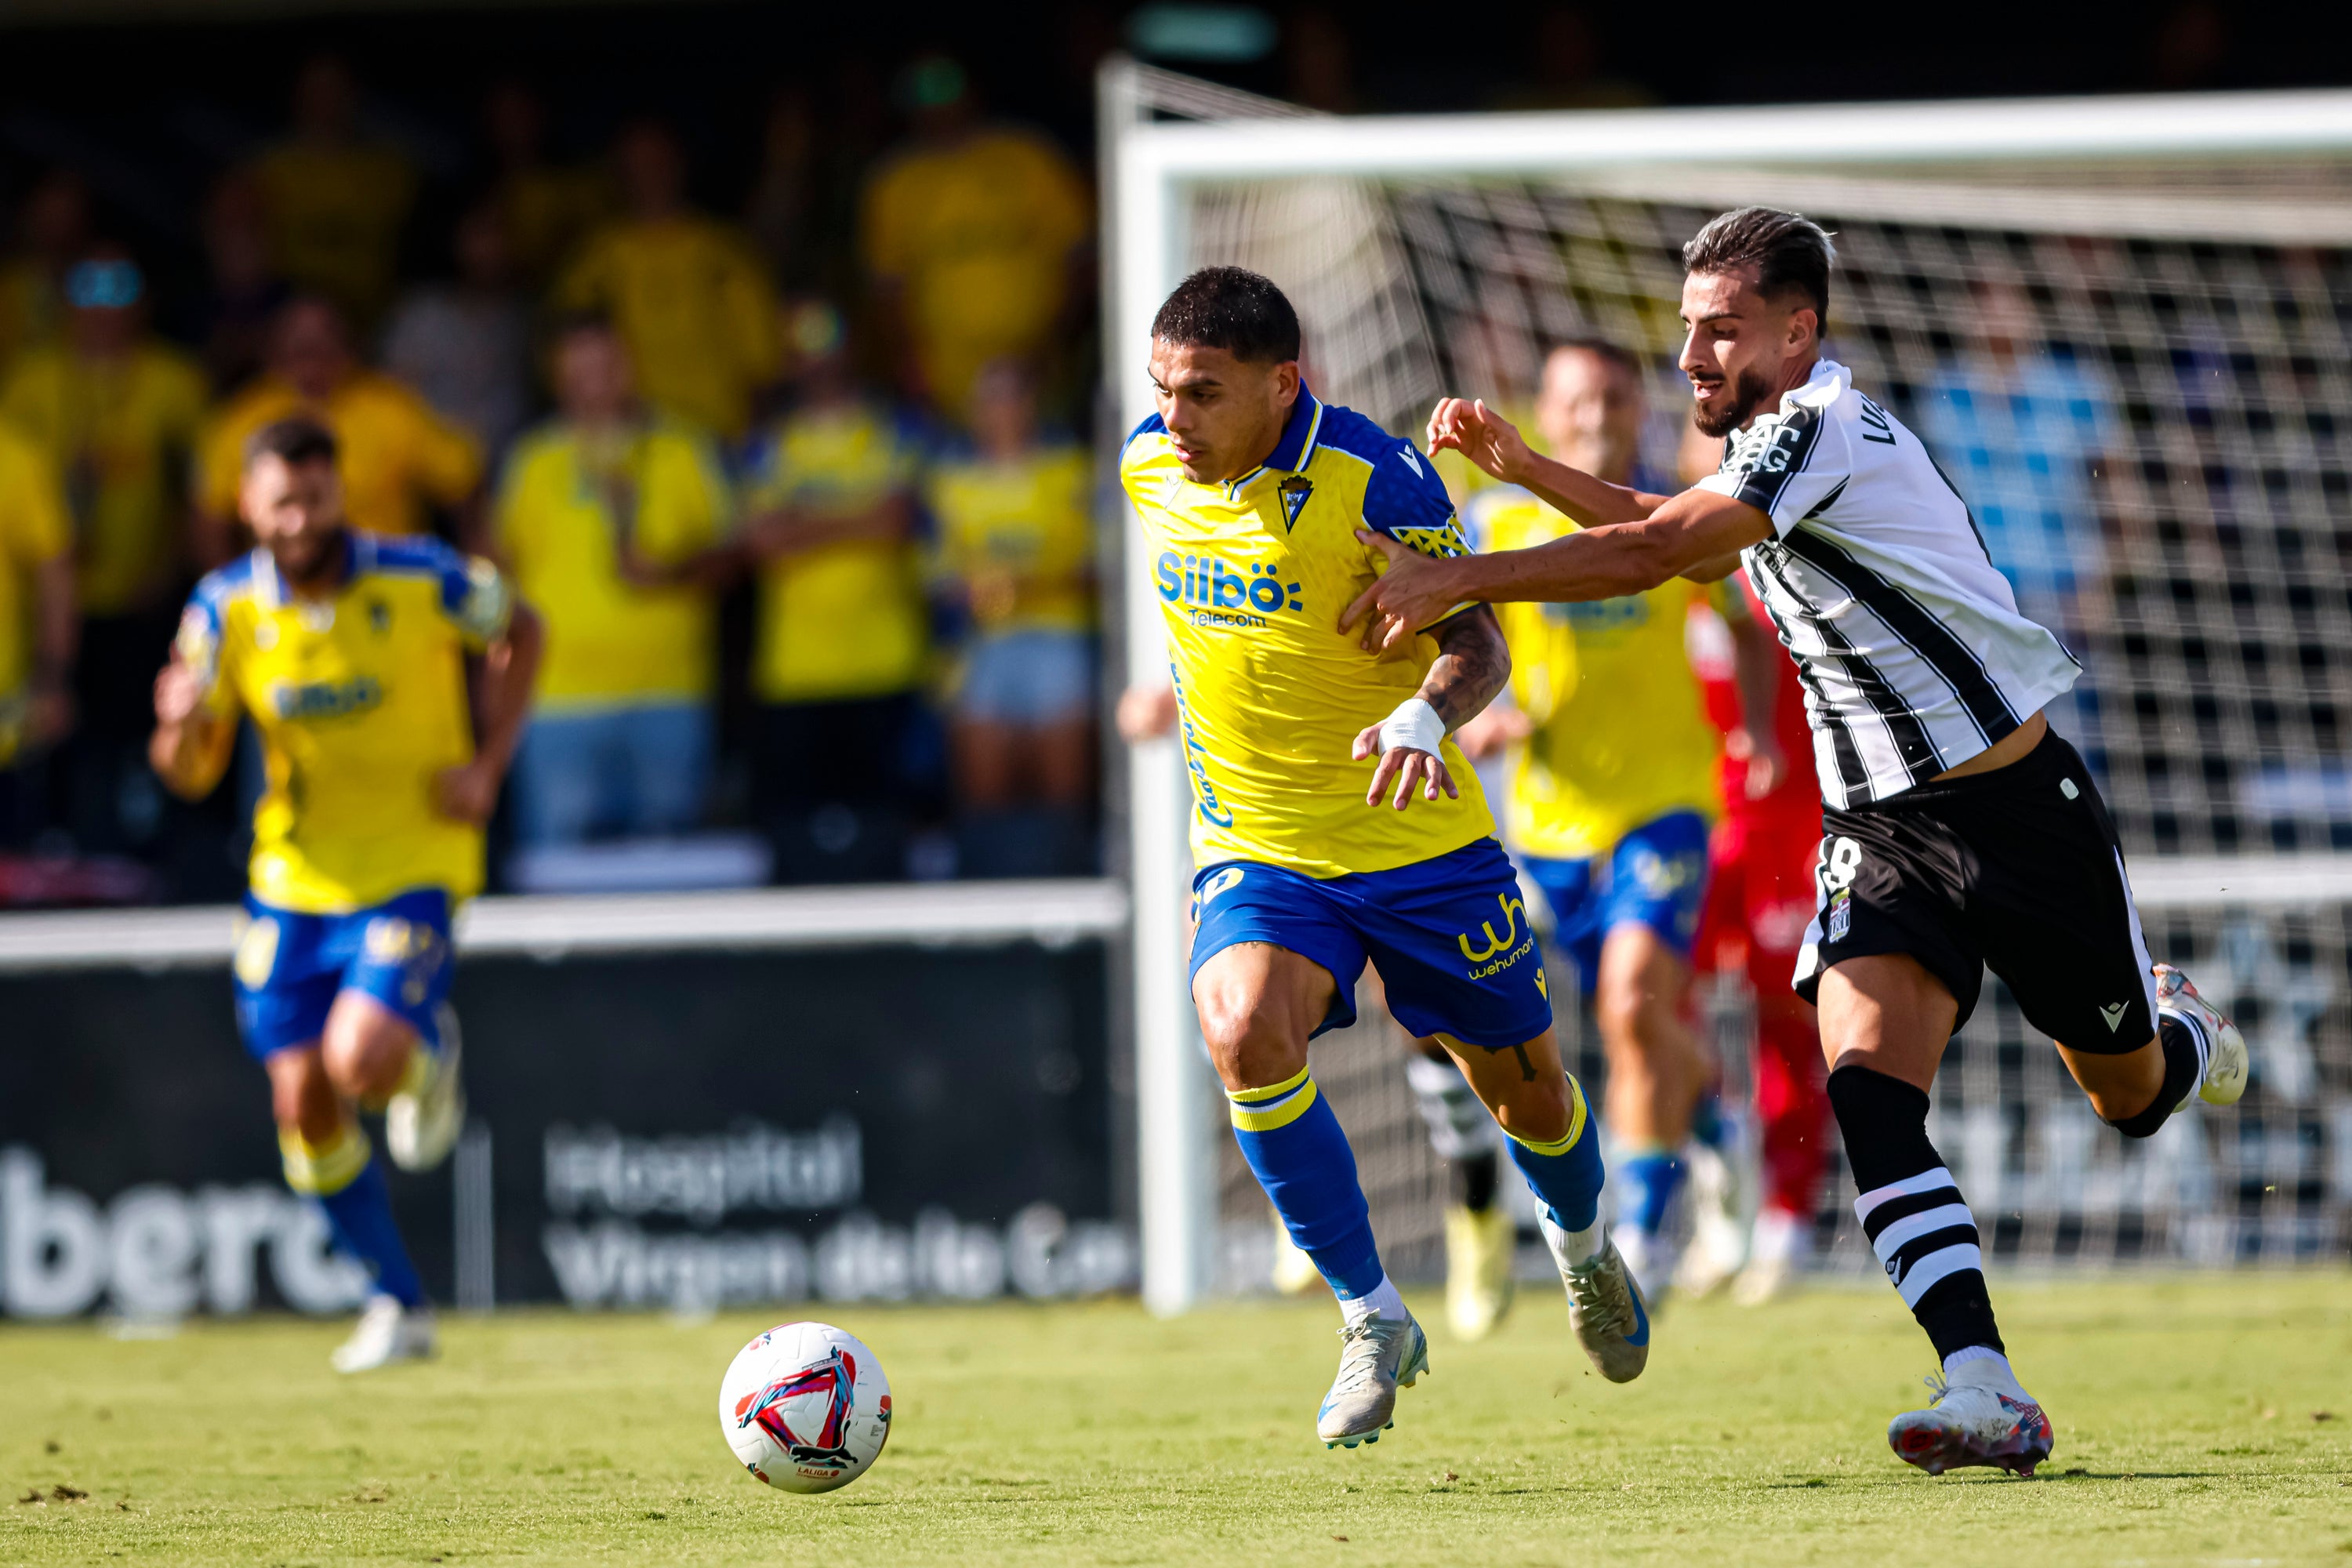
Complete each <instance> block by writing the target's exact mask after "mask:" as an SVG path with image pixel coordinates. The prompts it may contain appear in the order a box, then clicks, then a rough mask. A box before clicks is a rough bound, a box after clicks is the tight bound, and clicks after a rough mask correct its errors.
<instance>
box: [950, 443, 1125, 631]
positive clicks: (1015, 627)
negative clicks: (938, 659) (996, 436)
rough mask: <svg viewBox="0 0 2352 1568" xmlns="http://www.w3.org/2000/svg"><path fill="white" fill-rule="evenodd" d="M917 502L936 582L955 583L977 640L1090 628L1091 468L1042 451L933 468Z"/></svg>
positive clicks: (1079, 452) (1079, 454)
mask: <svg viewBox="0 0 2352 1568" xmlns="http://www.w3.org/2000/svg"><path fill="white" fill-rule="evenodd" d="M923 502H924V507H925V510H928V511H929V513H930V516H931V525H932V527H933V528H934V529H935V530H936V531H937V534H936V542H935V546H934V560H935V563H936V567H937V571H938V573H939V574H940V575H941V576H943V577H947V578H951V579H953V580H954V581H955V582H957V583H959V584H961V585H962V587H963V590H964V595H965V598H966V600H967V602H968V603H969V604H970V605H971V618H972V624H973V626H974V627H975V629H977V630H978V631H980V632H981V633H982V635H990V634H994V633H998V632H1014V631H1028V630H1052V631H1086V630H1087V629H1089V628H1090V627H1092V626H1093V625H1094V611H1095V598H1094V591H1093V586H1092V580H1091V576H1090V574H1091V570H1092V568H1093V565H1094V554H1095V521H1094V461H1093V459H1092V458H1090V457H1089V456H1088V455H1087V452H1086V450H1085V449H1084V448H1083V447H1043V448H1040V449H1038V450H1036V451H1034V452H1029V453H1026V454H1024V455H1023V456H1022V457H1020V458H1016V459H1014V460H1013V461H1012V462H1009V463H993V462H990V461H988V460H987V459H986V458H979V457H960V458H958V457H950V458H946V459H943V460H942V461H940V462H938V463H935V464H933V465H932V467H931V469H930V471H929V474H928V475H926V476H925V479H924V483H923Z"/></svg>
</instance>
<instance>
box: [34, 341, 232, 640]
mask: <svg viewBox="0 0 2352 1568" xmlns="http://www.w3.org/2000/svg"><path fill="white" fill-rule="evenodd" d="M205 401H206V395H205V377H204V372H203V371H201V370H199V369H198V368H197V367H196V363H195V362H194V360H192V359H190V358H189V357H188V356H187V355H185V354H184V353H180V352H179V351H178V350H176V349H172V348H166V347H164V346H163V344H162V343H158V342H145V343H142V344H140V345H139V346H138V347H137V348H135V349H133V350H132V351H131V353H128V354H126V355H124V356H123V357H122V358H121V359H119V360H100V359H89V358H86V357H84V356H83V355H81V354H78V353H74V352H73V351H72V350H70V349H68V348H62V347H59V348H48V349H37V350H35V351H34V352H33V353H29V354H27V355H26V356H25V357H24V358H23V359H21V360H19V361H18V362H17V363H16V370H15V371H14V372H13V373H12V374H10V375H9V376H8V379H7V383H6V386H5V390H0V416H5V418H6V419H7V420H8V421H9V423H11V424H13V425H14V426H16V428H17V429H19V430H21V431H23V432H25V433H26V435H28V436H30V437H32V438H33V439H34V441H35V442H36V443H37V444H38V445H39V447H41V449H42V451H43V452H44V453H46V454H47V458H48V460H49V463H50V465H51V467H52V468H54V469H55V470H56V472H57V473H58V475H59V476H60V477H61V478H62V479H63V480H64V483H65V487H66V496H67V503H68V509H69V510H70V511H71V514H72V518H73V525H74V573H75V579H76V582H77V584H78V585H79V596H80V600H81V607H82V610H83V613H84V614H87V615H92V616H117V615H121V614H123V613H125V612H127V611H131V610H136V609H140V608H142V607H143V606H145V605H151V604H152V603H154V601H155V600H156V598H157V597H159V596H160V595H162V594H163V592H164V591H165V590H166V589H168V588H169V587H170V586H171V585H172V576H173V571H174V569H175V568H176V566H177V565H178V563H179V542H180V531H181V528H182V525H183V521H184V516H183V509H184V507H185V506H186V504H187V502H186V494H187V491H186V483H187V463H188V459H189V458H190V457H191V456H192V455H193V453H194V450H195V446H196V439H197V435H198V432H199V430H200V429H201V428H202V426H203V424H204V418H205Z"/></svg>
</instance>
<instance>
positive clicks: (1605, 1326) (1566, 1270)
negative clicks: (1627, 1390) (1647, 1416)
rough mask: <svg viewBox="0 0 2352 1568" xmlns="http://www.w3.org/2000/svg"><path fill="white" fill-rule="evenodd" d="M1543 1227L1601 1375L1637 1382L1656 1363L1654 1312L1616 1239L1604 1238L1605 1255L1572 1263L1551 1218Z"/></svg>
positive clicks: (1579, 1332)
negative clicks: (1652, 1334)
mask: <svg viewBox="0 0 2352 1568" xmlns="http://www.w3.org/2000/svg"><path fill="white" fill-rule="evenodd" d="M1541 1223H1542V1225H1543V1230H1544V1240H1545V1241H1546V1242H1547V1243H1549V1245H1550V1247H1551V1255H1552V1261H1553V1263H1555V1264H1557V1265H1559V1279H1560V1283H1561V1284H1563V1285H1565V1286H1567V1287H1568V1325H1569V1327H1570V1328H1571V1329H1573V1330H1575V1331H1576V1340H1577V1342H1578V1343H1579V1344H1580V1345H1582V1346H1583V1347H1584V1353H1585V1354H1586V1355H1588V1356H1590V1357H1591V1358H1592V1364H1593V1367H1594V1368H1595V1369H1596V1370H1597V1371H1599V1373H1601V1376H1603V1377H1605V1378H1607V1379H1608V1380H1609V1381H1610V1382H1612V1383H1631V1382H1633V1380H1634V1379H1635V1378H1637V1377H1639V1376H1641V1375H1642V1369H1643V1367H1645V1366H1647V1365H1648V1364H1649V1363H1650V1314H1649V1311H1648V1310H1647V1309H1646V1308H1645V1307H1643V1303H1642V1288H1641V1287H1640V1286H1639V1285H1637V1284H1635V1283H1634V1282H1633V1273H1632V1271H1631V1270H1629V1269H1628V1268H1626V1267H1625V1258H1624V1255H1623V1254H1622V1253H1621V1252H1619V1251H1618V1250H1617V1241H1616V1238H1615V1237H1613V1236H1604V1237H1602V1238H1601V1250H1600V1251H1599V1252H1596V1253H1594V1254H1593V1255H1592V1256H1591V1258H1586V1259H1585V1260H1584V1261H1583V1262H1581V1263H1578V1264H1574V1265H1570V1264H1566V1263H1562V1262H1561V1261H1560V1251H1561V1242H1560V1239H1559V1231H1558V1229H1557V1228H1556V1227H1555V1226H1553V1225H1552V1223H1551V1221H1550V1220H1549V1218H1546V1219H1544V1220H1543V1221H1542V1222H1541Z"/></svg>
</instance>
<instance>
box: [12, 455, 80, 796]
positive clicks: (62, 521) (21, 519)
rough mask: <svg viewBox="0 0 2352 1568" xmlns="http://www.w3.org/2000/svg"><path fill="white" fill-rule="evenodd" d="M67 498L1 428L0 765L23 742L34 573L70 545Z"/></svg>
mask: <svg viewBox="0 0 2352 1568" xmlns="http://www.w3.org/2000/svg"><path fill="white" fill-rule="evenodd" d="M72 539H73V535H72V525H71V524H70V523H69V522H68V521H67V518H66V502H65V497H64V495H63V494H62V493H61V492H60V491H59V490H58V479H57V474H56V471H55V470H54V469H52V468H50V467H49V464H48V460H47V458H44V457H43V456H42V455H41V449H40V448H39V447H36V446H35V445H34V444H33V443H32V442H30V441H28V440H26V439H25V437H22V436H20V435H18V434H16V432H15V431H14V430H11V429H9V428H8V427H7V426H5V425H0V767H5V766H6V765H7V764H8V763H10V762H11V761H12V760H14V758H15V757H16V752H17V749H18V748H19V747H21V746H22V745H23V744H24V743H25V721H26V719H27V718H28V717H29V716H30V715H29V712H28V710H27V699H28V698H29V697H30V695H31V693H30V692H29V691H28V690H27V689H26V688H27V687H28V686H29V685H30V683H31V680H32V675H33V637H34V633H35V631H36V630H37V628H36V627H35V626H34V608H35V603H36V602H35V599H34V596H33V591H34V584H33V574H34V573H35V572H37V570H39V569H40V568H41V567H43V566H46V565H47V564H48V563H50V562H52V561H55V560H56V559H57V558H58V556H60V555H63V554H64V553H65V552H67V550H68V549H69V548H70V547H71V545H72Z"/></svg>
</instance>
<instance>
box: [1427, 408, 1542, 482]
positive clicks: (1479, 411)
mask: <svg viewBox="0 0 2352 1568" xmlns="http://www.w3.org/2000/svg"><path fill="white" fill-rule="evenodd" d="M1428 443H1429V450H1430V452H1431V453H1432V455H1434V454H1436V453H1438V452H1442V451H1445V450H1447V449H1449V448H1450V449H1452V450H1454V451H1456V452H1459V453H1461V454H1462V455H1463V456H1464V457H1465V458H1469V459H1470V460H1471V461H1472V462H1474V463H1475V464H1477V465H1478V467H1479V468H1483V469H1485V470H1486V472H1487V473H1489V474H1491V475H1493V476H1494V477H1495V478H1496V479H1504V480H1516V479H1517V478H1518V476H1519V474H1520V473H1521V472H1522V471H1523V465H1524V464H1525V463H1526V461H1527V458H1528V443H1527V439H1526V437H1522V436H1521V435H1520V434H1519V431H1518V427H1517V426H1515V425H1513V424H1512V423H1511V422H1510V421H1509V420H1507V419H1506V418H1504V417H1503V416H1501V415H1499V414H1497V413H1496V412H1495V411H1494V410H1493V409H1491V408H1489V407H1487V406H1486V402H1485V400H1484V399H1472V398H1466V397H1443V398H1440V399H1438V403H1437V407H1436V409H1435V410H1434V411H1433V412H1432V413H1431V415H1430V416H1429V431H1428Z"/></svg>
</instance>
